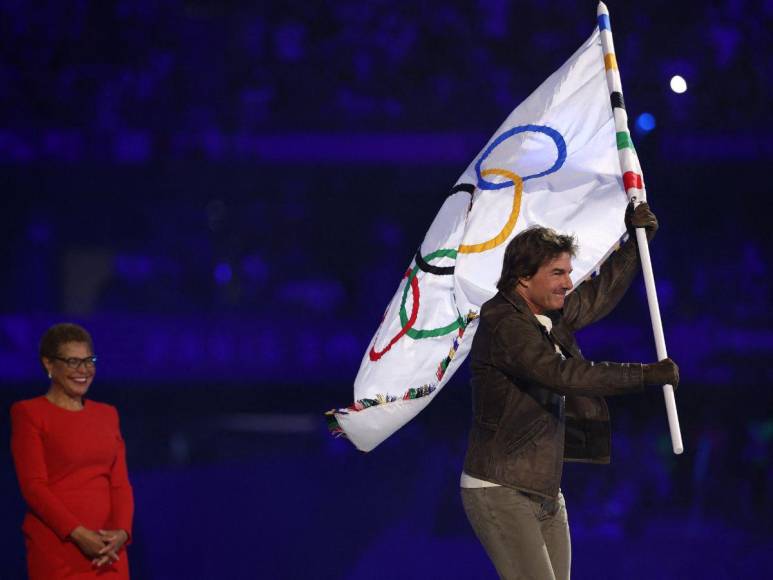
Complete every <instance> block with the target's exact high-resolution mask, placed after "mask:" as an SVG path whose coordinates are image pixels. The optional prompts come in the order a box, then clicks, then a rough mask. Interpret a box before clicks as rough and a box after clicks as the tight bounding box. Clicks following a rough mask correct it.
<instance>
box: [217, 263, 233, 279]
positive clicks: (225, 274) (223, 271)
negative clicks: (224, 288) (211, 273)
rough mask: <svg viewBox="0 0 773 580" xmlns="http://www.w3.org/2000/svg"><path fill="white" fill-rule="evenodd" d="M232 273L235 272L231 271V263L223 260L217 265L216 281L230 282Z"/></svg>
mask: <svg viewBox="0 0 773 580" xmlns="http://www.w3.org/2000/svg"><path fill="white" fill-rule="evenodd" d="M232 275H233V272H231V266H230V265H229V264H226V263H225V262H222V263H220V264H218V265H217V266H215V281H216V282H217V283H218V284H221V285H222V284H228V283H229V282H230V281H231V276H232Z"/></svg>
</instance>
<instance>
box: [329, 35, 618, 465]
mask: <svg viewBox="0 0 773 580" xmlns="http://www.w3.org/2000/svg"><path fill="white" fill-rule="evenodd" d="M627 201H628V200H627V197H626V194H625V189H624V187H623V177H622V174H621V170H620V161H619V158H618V151H617V140H616V131H615V122H614V118H613V115H612V105H611V103H610V93H609V89H608V86H607V80H606V76H605V65H604V57H603V54H602V47H601V40H600V36H599V30H598V28H597V29H596V30H595V31H594V32H593V34H592V35H591V37H590V38H589V39H588V40H587V42H585V44H583V45H582V46H581V47H580V49H579V50H578V51H577V52H576V53H575V54H574V55H573V56H572V57H571V58H570V59H569V60H568V61H567V62H566V63H565V64H564V65H563V66H562V67H561V68H560V69H558V70H557V71H556V72H555V73H553V74H552V75H551V76H550V77H549V78H548V79H547V80H546V81H545V82H544V83H542V85H541V86H540V87H539V88H538V89H537V90H536V91H534V93H532V94H531V95H530V96H529V97H528V98H527V99H526V100H525V101H524V102H523V103H521V104H520V105H519V106H518V107H517V108H516V109H515V110H514V111H513V112H512V113H510V115H509V116H508V117H507V119H506V120H505V122H504V123H503V124H502V126H501V127H500V128H499V129H498V130H497V132H496V133H495V134H494V136H493V137H492V138H491V140H490V141H489V142H488V143H487V144H486V146H485V147H484V148H483V150H482V151H481V153H480V154H479V155H478V156H477V157H476V158H475V159H474V160H473V162H472V163H471V164H470V166H469V167H468V168H467V170H466V171H465V172H464V173H463V174H462V176H461V177H460V178H459V180H458V182H457V184H456V186H455V187H454V189H453V191H452V193H451V195H450V196H449V197H448V198H447V199H446V201H445V203H444V204H443V206H442V207H441V208H440V211H439V213H438V215H437V216H436V217H435V220H434V221H433V223H432V225H431V226H430V228H429V231H428V232H427V235H426V236H425V238H424V241H423V242H422V244H421V247H420V249H419V251H418V252H417V253H416V256H415V257H414V259H413V260H412V261H411V263H410V265H409V267H408V269H407V270H406V272H405V275H404V276H403V279H402V282H401V284H400V286H399V287H398V289H397V292H396V293H395V295H394V297H393V298H392V301H391V302H390V304H389V306H388V307H387V310H386V312H385V314H384V319H383V321H382V323H381V325H380V327H379V329H378V330H377V331H376V335H375V336H374V337H373V340H372V341H371V344H370V345H369V347H368V350H367V352H366V353H365V356H364V357H363V360H362V364H361V365H360V370H359V372H358V373H357V378H356V379H355V383H354V401H355V402H354V404H352V405H351V406H349V407H347V408H345V409H338V410H336V411H331V412H329V413H328V417H329V423H330V428H331V430H332V431H333V432H334V433H335V434H343V435H345V436H347V437H348V438H349V439H350V440H351V441H352V443H354V445H355V446H356V447H357V448H358V449H360V450H362V451H370V450H371V449H373V448H375V447H376V446H377V445H378V444H379V443H381V442H382V441H384V439H386V438H387V437H389V436H390V435H391V434H392V433H394V432H395V431H396V430H397V429H399V428H400V427H402V426H403V425H405V423H407V422H408V421H410V420H411V419H412V418H413V417H415V416H416V415H417V414H418V413H419V412H420V411H421V410H422V409H423V408H424V407H426V406H427V405H428V404H429V402H430V401H431V400H432V399H433V397H434V396H435V395H437V393H438V392H439V391H440V389H441V388H442V387H443V385H444V384H445V383H446V382H447V381H448V380H449V378H450V377H451V376H452V375H453V373H454V371H456V369H457V368H458V367H459V365H460V364H461V363H462V362H463V361H464V358H465V357H466V356H467V354H468V352H469V349H470V344H471V342H472V338H473V335H474V333H475V329H476V324H477V322H476V317H477V313H478V312H479V310H480V307H481V305H482V304H483V303H484V302H485V301H487V300H488V299H490V298H491V297H492V296H494V294H496V291H497V290H496V283H497V280H498V279H499V275H500V273H501V270H502V258H503V255H504V251H505V247H506V246H507V243H508V242H509V241H510V240H511V239H512V238H513V237H514V236H515V235H516V234H517V233H518V232H520V231H522V230H524V229H526V228H528V227H529V226H532V225H535V224H539V225H543V226H547V227H551V228H553V229H555V230H557V231H558V232H559V233H566V234H574V235H575V236H576V237H577V240H578V242H579V252H578V254H577V256H576V257H575V258H574V260H573V266H574V272H573V274H572V279H573V281H574V283H575V284H578V283H580V282H581V281H582V280H583V279H584V278H586V277H587V276H589V275H590V274H591V273H592V272H593V271H594V270H596V269H597V268H598V267H599V266H600V264H601V262H602V261H603V260H604V259H605V258H606V257H607V256H608V255H609V254H610V253H611V252H612V250H614V249H615V247H616V246H617V244H618V242H619V241H620V240H621V238H622V237H623V236H624V234H625V227H624V225H623V215H624V212H625V206H626V204H627Z"/></svg>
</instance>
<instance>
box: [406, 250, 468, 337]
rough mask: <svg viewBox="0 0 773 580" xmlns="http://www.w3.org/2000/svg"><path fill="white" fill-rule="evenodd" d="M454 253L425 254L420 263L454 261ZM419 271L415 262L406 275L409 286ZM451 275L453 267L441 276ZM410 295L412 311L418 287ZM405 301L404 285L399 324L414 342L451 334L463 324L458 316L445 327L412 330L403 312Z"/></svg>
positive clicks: (418, 266) (416, 299) (417, 294)
mask: <svg viewBox="0 0 773 580" xmlns="http://www.w3.org/2000/svg"><path fill="white" fill-rule="evenodd" d="M456 253H457V252H456V250H448V249H444V250H436V251H434V252H432V253H431V254H427V255H426V256H425V257H424V258H423V259H422V261H423V262H424V263H427V262H431V261H432V260H434V259H436V258H445V257H448V258H454V259H455V258H456ZM417 256H419V254H417ZM420 269H422V270H423V268H421V267H420V264H419V262H418V261H417V265H416V266H414V268H413V269H412V270H410V273H409V274H408V279H409V280H410V282H411V284H413V282H414V281H416V280H417V278H416V274H417V273H418V272H419V270H420ZM443 270H446V268H443ZM451 274H453V266H452V267H451V268H450V271H446V273H444V274H443V275H451ZM417 285H418V282H417ZM411 293H412V296H413V307H412V309H411V310H413V309H414V308H417V304H418V302H419V291H418V287H417V289H416V291H415V292H413V291H412V292H411ZM407 300H408V284H406V285H405V288H404V289H403V299H402V301H401V302H400V323H401V324H402V325H403V328H405V329H406V332H407V334H408V336H410V337H411V338H412V339H414V340H419V339H421V338H432V337H434V336H443V335H444V334H448V333H449V332H453V331H454V330H456V329H457V328H459V327H460V326H462V325H463V324H464V319H463V318H462V317H461V315H460V316H459V318H457V319H456V320H455V321H453V322H452V323H450V324H447V325H446V326H441V327H440V328H433V329H428V330H419V329H415V328H413V324H410V325H409V324H408V322H409V320H408V315H407V314H406V312H405V303H406V301H407ZM414 322H415V321H414Z"/></svg>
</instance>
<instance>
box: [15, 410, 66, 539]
mask: <svg viewBox="0 0 773 580" xmlns="http://www.w3.org/2000/svg"><path fill="white" fill-rule="evenodd" d="M11 454H12V455H13V461H14V464H15V466H16V476H17V478H18V479H19V487H20V488H21V494H22V496H23V497H24V500H25V501H26V502H27V506H28V507H29V509H30V511H32V512H33V513H34V514H35V515H36V516H38V517H39V518H40V519H41V520H42V521H43V523H45V524H46V525H47V526H49V527H50V528H51V529H52V530H53V531H54V533H56V535H57V536H59V538H60V539H62V540H65V539H67V537H68V536H69V535H70V533H71V532H72V531H73V530H74V529H75V528H77V527H78V526H79V525H81V523H80V522H79V521H78V519H77V518H76V517H75V516H74V515H73V514H72V513H71V512H70V510H68V509H67V507H66V506H65V505H64V504H63V503H62V502H61V500H60V499H59V498H57V497H56V496H55V495H54V494H53V493H51V490H50V489H49V486H48V470H47V468H46V461H45V455H44V452H43V440H42V437H41V429H40V426H39V425H38V424H37V422H36V421H35V419H34V417H32V416H31V415H30V413H29V411H28V410H27V409H26V408H25V407H24V406H23V405H21V404H19V403H16V404H15V405H13V406H12V407H11Z"/></svg>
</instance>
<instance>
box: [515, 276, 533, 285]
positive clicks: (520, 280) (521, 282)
mask: <svg viewBox="0 0 773 580" xmlns="http://www.w3.org/2000/svg"><path fill="white" fill-rule="evenodd" d="M530 281H531V276H526V277H524V278H518V282H517V283H516V286H523V287H524V288H528V287H529V282H530Z"/></svg>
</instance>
